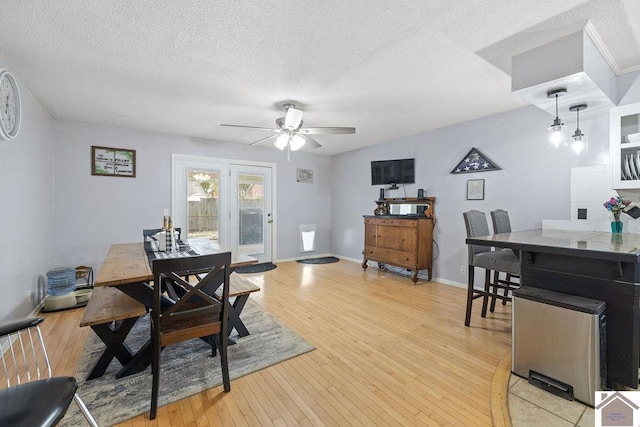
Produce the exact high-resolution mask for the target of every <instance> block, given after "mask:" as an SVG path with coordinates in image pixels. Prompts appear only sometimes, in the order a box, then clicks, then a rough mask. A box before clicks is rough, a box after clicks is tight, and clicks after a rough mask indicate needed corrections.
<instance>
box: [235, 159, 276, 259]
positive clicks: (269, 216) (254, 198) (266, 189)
mask: <svg viewBox="0 0 640 427" xmlns="http://www.w3.org/2000/svg"><path fill="white" fill-rule="evenodd" d="M230 172H231V174H230V177H231V183H230V188H231V191H230V201H229V202H230V208H229V210H230V213H231V218H230V220H231V224H230V230H231V236H230V237H231V247H232V248H235V250H237V251H238V252H240V253H243V254H248V255H251V256H253V257H255V258H258V261H259V262H271V260H272V257H271V247H272V244H271V240H272V234H273V230H272V227H273V212H272V206H271V199H272V197H271V168H270V167H264V166H249V165H241V164H232V165H231V169H230Z"/></svg>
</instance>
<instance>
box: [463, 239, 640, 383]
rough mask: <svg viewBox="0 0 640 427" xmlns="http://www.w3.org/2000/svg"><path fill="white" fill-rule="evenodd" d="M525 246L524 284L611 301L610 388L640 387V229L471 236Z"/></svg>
mask: <svg viewBox="0 0 640 427" xmlns="http://www.w3.org/2000/svg"><path fill="white" fill-rule="evenodd" d="M467 243H468V244H477V245H487V246H494V247H499V248H511V249H514V250H517V251H519V253H520V260H521V263H522V266H521V283H522V285H523V286H528V287H537V288H542V289H550V290H553V291H557V292H563V293H566V294H570V295H577V296H582V297H587V298H593V299H598V300H601V301H605V302H606V303H607V308H606V316H607V351H606V357H607V387H609V388H612V389H621V388H623V387H630V388H633V389H637V388H638V366H639V362H640V234H627V233H623V234H620V235H615V234H612V233H610V232H601V231H573V230H542V229H539V230H526V231H516V232H512V233H503V234H495V235H491V236H483V237H473V238H468V239H467Z"/></svg>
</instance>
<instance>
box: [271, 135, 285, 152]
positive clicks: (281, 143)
mask: <svg viewBox="0 0 640 427" xmlns="http://www.w3.org/2000/svg"><path fill="white" fill-rule="evenodd" d="M288 142H289V135H287V134H286V133H283V134H282V135H279V136H278V138H276V142H274V143H273V144H274V145H275V146H276V147H277V148H279V149H280V150H284V149H285V148H287V143H288Z"/></svg>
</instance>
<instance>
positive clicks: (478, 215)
mask: <svg viewBox="0 0 640 427" xmlns="http://www.w3.org/2000/svg"><path fill="white" fill-rule="evenodd" d="M462 216H463V217H464V225H465V227H466V229H467V237H480V236H488V235H489V234H491V233H490V232H489V223H488V222H487V215H486V214H485V213H484V212H480V211H478V210H470V211H468V212H463V213H462ZM468 249H469V265H473V257H474V256H475V255H477V254H479V253H482V252H488V251H490V250H491V247H490V246H483V245H468Z"/></svg>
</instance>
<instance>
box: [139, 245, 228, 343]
mask: <svg viewBox="0 0 640 427" xmlns="http://www.w3.org/2000/svg"><path fill="white" fill-rule="evenodd" d="M230 264H231V252H223V253H218V254H210V255H200V256H192V257H181V258H164V259H156V260H153V262H152V264H151V269H152V270H153V277H154V298H153V310H152V313H151V318H152V321H153V325H155V326H154V327H152V334H154V338H155V339H156V340H157V341H156V342H159V343H161V345H163V346H164V345H170V344H173V343H176V342H180V341H185V340H187V339H192V338H199V337H204V336H208V335H213V334H217V333H220V334H224V335H225V336H226V335H227V329H228V326H227V323H228V317H229V313H228V311H229V274H230V272H231V268H230ZM190 277H194V278H195V279H197V280H191V281H190V280H189V278H190ZM196 281H197V283H195V282H196ZM219 288H222V289H219ZM165 290H167V293H168V294H169V295H171V296H172V298H173V299H174V303H175V304H173V305H170V306H168V305H167V304H165V303H163V302H162V293H163V291H165ZM216 291H217V292H216ZM169 331H170V332H169Z"/></svg>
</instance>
